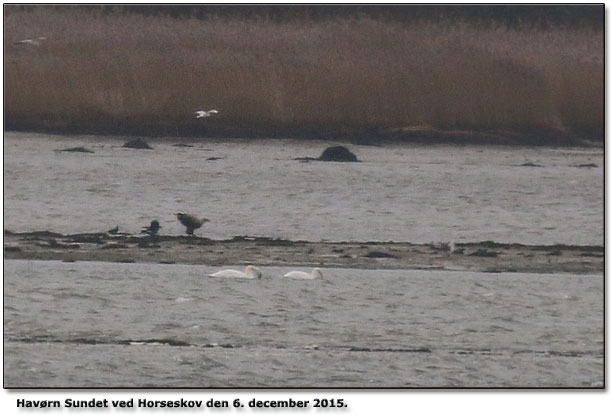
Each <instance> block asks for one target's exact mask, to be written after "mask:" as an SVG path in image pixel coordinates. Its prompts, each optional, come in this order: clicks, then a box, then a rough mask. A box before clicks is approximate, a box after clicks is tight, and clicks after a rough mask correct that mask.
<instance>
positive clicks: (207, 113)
mask: <svg viewBox="0 0 613 419" xmlns="http://www.w3.org/2000/svg"><path fill="white" fill-rule="evenodd" d="M194 113H195V114H196V118H208V117H209V116H211V115H213V114H216V113H219V111H218V110H217V109H211V110H210V111H202V110H200V111H196V112H194Z"/></svg>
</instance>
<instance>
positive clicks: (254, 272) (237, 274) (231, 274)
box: [209, 265, 262, 279]
mask: <svg viewBox="0 0 613 419" xmlns="http://www.w3.org/2000/svg"><path fill="white" fill-rule="evenodd" d="M209 276H210V277H213V278H245V279H255V278H258V279H260V278H261V277H262V271H260V270H259V269H258V268H256V267H255V266H253V265H249V266H247V267H246V268H245V272H241V271H236V270H234V269H224V270H223V271H219V272H215V273H214V274H210V275H209Z"/></svg>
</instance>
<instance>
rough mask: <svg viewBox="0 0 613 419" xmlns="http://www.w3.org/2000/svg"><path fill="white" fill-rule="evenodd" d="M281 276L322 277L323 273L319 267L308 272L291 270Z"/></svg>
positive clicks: (297, 277) (296, 277) (294, 277)
mask: <svg viewBox="0 0 613 419" xmlns="http://www.w3.org/2000/svg"><path fill="white" fill-rule="evenodd" d="M283 278H292V279H324V274H323V272H322V271H321V269H319V268H313V271H312V272H311V273H310V274H308V273H306V272H300V271H291V272H288V273H286V274H285V275H283Z"/></svg>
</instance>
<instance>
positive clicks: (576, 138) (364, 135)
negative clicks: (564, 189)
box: [5, 124, 604, 149]
mask: <svg viewBox="0 0 613 419" xmlns="http://www.w3.org/2000/svg"><path fill="white" fill-rule="evenodd" d="M5 128H6V129H5V132H15V133H20V134H28V133H31V134H36V135H45V134H47V135H62V136H92V137H120V138H122V139H131V138H145V139H150V140H153V141H168V142H173V141H188V142H206V141H219V140H225V139H228V138H233V139H240V140H246V141H260V140H294V141H333V142H338V143H347V144H353V145H366V146H386V145H457V146H469V145H480V146H484V145H492V146H510V147H559V148H564V147H577V148H586V149H594V148H595V149H603V148H604V141H603V140H600V139H596V138H588V137H585V136H581V135H574V134H569V133H566V132H561V131H552V130H543V131H538V130H528V131H521V130H519V131H510V130H441V129H436V128H428V129H423V128H416V127H405V128H395V129H389V128H376V129H372V128H364V129H355V130H350V131H344V130H337V129H329V130H326V129H324V130H318V129H315V130H309V129H306V130H299V129H290V130H282V131H278V130H274V129H272V130H265V129H264V130H262V129H260V130H252V129H242V130H241V129H227V128H226V127H213V128H211V127H210V128H208V129H207V131H206V132H202V131H194V130H181V131H177V130H176V127H173V128H172V129H171V130H165V129H163V128H162V129H154V130H145V131H139V130H136V131H135V130H132V129H124V130H118V131H117V130H115V131H114V130H105V129H91V127H90V129H87V130H82V129H78V128H76V129H75V128H72V129H68V128H67V129H45V128H43V127H38V128H37V127H15V126H13V127H11V126H10V124H9V126H8V127H5Z"/></svg>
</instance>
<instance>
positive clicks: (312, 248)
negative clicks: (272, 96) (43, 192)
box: [4, 230, 604, 273]
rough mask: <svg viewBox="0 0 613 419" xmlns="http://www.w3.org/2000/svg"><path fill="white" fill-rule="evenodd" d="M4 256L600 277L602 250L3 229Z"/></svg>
mask: <svg viewBox="0 0 613 419" xmlns="http://www.w3.org/2000/svg"><path fill="white" fill-rule="evenodd" d="M4 257H5V258H7V259H40V260H61V261H64V262H76V261H107V262H118V263H163V264H174V263H178V264H202V265H211V266H240V265H245V264H255V265H259V266H319V267H334V268H355V269H429V270H469V271H476V272H533V273H564V272H566V273H601V272H604V247H603V246H578V245H565V244H556V245H524V244H518V243H496V242H491V241H482V242H476V243H453V244H452V243H429V244H413V243H402V242H329V241H323V242H308V241H290V240H285V239H276V238H269V237H247V236H237V237H234V238H232V239H227V240H213V239H209V238H206V237H198V236H152V237H150V236H142V235H138V236H137V235H129V234H109V233H82V234H68V235H63V234H59V233H54V232H50V231H34V232H21V233H15V232H12V231H8V230H5V231H4Z"/></svg>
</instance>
